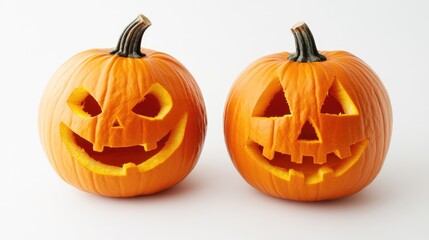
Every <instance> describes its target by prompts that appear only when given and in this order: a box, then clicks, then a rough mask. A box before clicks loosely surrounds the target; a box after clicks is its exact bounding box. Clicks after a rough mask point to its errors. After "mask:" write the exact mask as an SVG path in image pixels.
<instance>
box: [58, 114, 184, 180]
mask: <svg viewBox="0 0 429 240" xmlns="http://www.w3.org/2000/svg"><path fill="white" fill-rule="evenodd" d="M186 122H187V114H185V115H184V116H183V117H182V118H181V119H180V120H179V121H178V123H177V125H176V126H175V127H174V128H173V129H172V130H171V131H169V132H168V133H167V134H165V135H164V136H163V137H162V138H161V139H160V140H159V141H157V142H154V143H144V144H139V145H133V146H124V147H109V146H104V147H103V148H102V149H100V150H97V151H96V150H94V145H93V143H91V142H90V141H88V140H87V139H85V138H83V137H81V136H79V135H78V134H77V133H75V132H74V131H73V130H71V129H70V128H69V127H68V126H67V125H66V124H64V123H61V124H60V135H61V139H62V141H63V142H64V143H65V145H66V148H67V150H68V151H69V152H70V154H71V155H72V157H73V158H74V159H75V160H77V161H78V162H80V163H81V164H82V165H83V166H85V167H87V168H89V169H90V170H92V171H93V172H102V171H106V169H108V171H109V173H110V174H111V175H126V174H127V172H129V171H131V170H132V169H138V170H139V171H142V170H149V169H151V168H154V167H156V166H157V165H159V164H161V163H162V162H164V161H165V160H167V159H168V158H169V157H170V156H171V155H172V154H173V153H174V151H176V149H177V148H178V147H179V146H180V144H181V143H182V141H183V137H184V134H185V126H186ZM100 169H103V170H100Z"/></svg>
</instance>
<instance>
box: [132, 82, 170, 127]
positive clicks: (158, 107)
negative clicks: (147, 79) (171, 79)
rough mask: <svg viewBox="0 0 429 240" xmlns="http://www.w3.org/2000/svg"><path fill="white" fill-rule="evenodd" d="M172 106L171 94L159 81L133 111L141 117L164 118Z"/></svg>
mask: <svg viewBox="0 0 429 240" xmlns="http://www.w3.org/2000/svg"><path fill="white" fill-rule="evenodd" d="M171 107H172V100H171V96H170V94H169V93H168V91H167V90H166V89H165V88H164V87H163V86H161V85H160V84H159V83H155V84H153V85H152V86H151V88H150V89H149V91H148V92H147V93H146V94H145V96H144V97H143V99H142V100H141V101H140V102H138V103H137V104H136V105H135V106H134V107H133V109H132V111H133V112H134V113H135V114H137V115H139V116H140V117H144V118H149V119H163V118H164V117H165V115H167V113H168V112H170V110H171Z"/></svg>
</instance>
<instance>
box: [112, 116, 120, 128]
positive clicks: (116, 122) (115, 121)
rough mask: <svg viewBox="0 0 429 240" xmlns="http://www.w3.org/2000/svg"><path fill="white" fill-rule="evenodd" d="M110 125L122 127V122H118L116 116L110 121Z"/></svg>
mask: <svg viewBox="0 0 429 240" xmlns="http://www.w3.org/2000/svg"><path fill="white" fill-rule="evenodd" d="M112 127H114V128H122V127H123V126H122V124H121V123H120V122H119V120H118V118H115V120H114V121H113V123H112Z"/></svg>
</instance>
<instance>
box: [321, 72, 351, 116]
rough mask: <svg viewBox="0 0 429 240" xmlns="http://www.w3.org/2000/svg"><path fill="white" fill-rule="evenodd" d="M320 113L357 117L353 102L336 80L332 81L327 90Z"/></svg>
mask: <svg viewBox="0 0 429 240" xmlns="http://www.w3.org/2000/svg"><path fill="white" fill-rule="evenodd" d="M320 112H321V113H322V114H332V115H359V113H358V110H357V108H356V106H355V105H354V103H353V100H352V99H351V98H350V96H349V95H348V94H347V92H346V90H345V89H344V87H343V86H342V85H341V83H340V82H339V81H338V80H337V79H334V81H333V83H332V85H331V87H330V88H329V90H328V94H327V95H326V98H325V100H324V101H323V105H322V109H321V110H320Z"/></svg>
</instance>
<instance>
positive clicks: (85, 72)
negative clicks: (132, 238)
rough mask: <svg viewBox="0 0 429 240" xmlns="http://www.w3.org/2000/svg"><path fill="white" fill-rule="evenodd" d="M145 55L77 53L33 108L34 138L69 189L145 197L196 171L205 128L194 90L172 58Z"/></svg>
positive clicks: (199, 101)
mask: <svg viewBox="0 0 429 240" xmlns="http://www.w3.org/2000/svg"><path fill="white" fill-rule="evenodd" d="M145 52H146V54H147V56H146V57H144V58H137V59H133V58H125V57H120V56H117V55H110V54H109V53H108V50H107V49H101V50H90V51H87V52H83V53H81V54H80V55H77V56H75V57H74V58H72V59H70V60H69V62H67V63H66V64H65V65H64V66H63V68H61V69H60V70H59V71H58V72H57V73H56V74H55V75H54V77H53V79H52V80H51V82H50V85H49V86H48V88H47V90H46V92H45V94H44V97H43V99H42V103H41V106H40V112H39V117H40V118H39V123H40V132H41V138H42V142H43V144H44V147H45V151H46V152H47V154H48V157H49V159H50V160H51V163H52V165H53V166H54V168H55V169H56V170H57V172H58V173H59V174H60V175H61V176H62V177H63V178H64V179H65V180H66V181H67V182H69V183H71V184H73V185H74V186H76V187H78V188H80V189H83V190H85V191H89V192H94V193H97V194H102V195H107V196H119V197H127V196H135V195H140V194H149V193H153V192H158V191H161V190H163V189H166V188H168V187H170V186H172V185H174V184H176V183H178V182H179V181H181V180H182V179H183V178H184V177H185V176H186V175H187V174H188V173H189V172H190V171H191V170H192V168H193V166H194V165H195V163H196V161H197V159H198V156H199V153H200V151H201V147H202V142H203V139H204V136H205V125H206V119H205V109H204V103H203V100H202V96H201V94H200V92H199V89H198V87H197V85H196V83H195V82H194V80H193V78H192V76H191V75H190V74H189V72H188V71H187V70H186V69H185V68H184V67H183V66H182V65H180V64H179V63H178V62H177V60H175V59H174V58H172V57H171V56H168V55H166V54H163V53H159V52H154V51H151V50H148V49H145ZM82 62H84V63H85V64H82ZM109 64H110V65H109Z"/></svg>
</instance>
